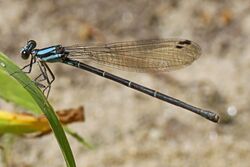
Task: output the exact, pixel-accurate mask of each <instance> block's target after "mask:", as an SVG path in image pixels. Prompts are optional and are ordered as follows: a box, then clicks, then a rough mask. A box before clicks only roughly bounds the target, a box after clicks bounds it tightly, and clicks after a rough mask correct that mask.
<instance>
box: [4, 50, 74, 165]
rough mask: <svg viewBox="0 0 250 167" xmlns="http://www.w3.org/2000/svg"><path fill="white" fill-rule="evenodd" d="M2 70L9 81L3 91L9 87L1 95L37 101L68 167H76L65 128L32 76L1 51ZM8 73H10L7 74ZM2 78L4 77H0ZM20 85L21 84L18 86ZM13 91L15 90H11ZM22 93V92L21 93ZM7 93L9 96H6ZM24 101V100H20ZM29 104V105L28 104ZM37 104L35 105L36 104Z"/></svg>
mask: <svg viewBox="0 0 250 167" xmlns="http://www.w3.org/2000/svg"><path fill="white" fill-rule="evenodd" d="M0 71H1V74H5V75H2V76H4V77H3V78H4V79H5V82H6V80H7V81H8V82H7V83H5V85H0V90H1V92H2V91H3V89H8V90H5V91H3V92H5V93H2V94H1V96H4V97H3V98H4V99H8V100H12V99H17V98H14V96H13V95H12V94H16V96H22V98H24V99H23V100H22V101H25V100H27V101H29V102H30V103H34V102H35V103H36V105H37V106H39V108H40V110H41V111H42V112H43V113H44V114H45V116H46V117H47V119H48V121H49V123H50V126H51V128H52V130H53V132H54V134H55V136H56V139H57V141H58V143H59V146H60V148H61V151H62V153H63V156H64V159H65V161H66V164H67V166H68V167H75V166H76V164H75V160H74V157H73V153H72V151H71V148H70V145H69V143H68V140H67V138H66V135H65V133H64V130H63V128H62V126H61V124H60V122H59V120H58V118H57V116H56V114H55V112H54V110H53V108H52V107H51V105H50V104H49V102H48V101H47V99H46V97H45V96H44V95H43V93H42V91H41V90H40V89H39V88H38V87H37V86H36V85H35V84H34V82H33V81H31V80H30V78H29V77H28V76H27V75H26V74H25V73H23V72H22V71H21V70H20V69H19V68H18V66H17V65H15V64H14V63H13V62H11V60H10V59H8V58H7V57H6V56H5V55H3V54H2V53H0ZM6 74H8V75H6ZM10 78H14V79H15V80H16V81H18V83H17V82H16V83H15V84H14V83H11V82H13V80H11V79H10ZM0 80H2V78H1V79H0ZM8 84H13V85H12V86H13V87H7V86H6V85H8ZM16 84H19V85H21V86H22V87H24V88H25V90H26V91H27V92H28V94H29V95H30V96H31V98H32V99H33V100H31V99H30V97H29V96H28V95H27V93H26V95H22V93H20V91H17V92H15V91H16V89H17V88H16V87H15V86H16ZM18 87H20V86H18ZM11 91H13V92H11ZM6 92H11V93H6ZM19 93H20V94H19ZM5 95H6V96H7V97H5ZM16 101H20V100H15V101H13V102H16ZM20 103H22V102H20ZM22 104H24V103H22ZM27 106H28V105H27ZM34 106H35V105H34Z"/></svg>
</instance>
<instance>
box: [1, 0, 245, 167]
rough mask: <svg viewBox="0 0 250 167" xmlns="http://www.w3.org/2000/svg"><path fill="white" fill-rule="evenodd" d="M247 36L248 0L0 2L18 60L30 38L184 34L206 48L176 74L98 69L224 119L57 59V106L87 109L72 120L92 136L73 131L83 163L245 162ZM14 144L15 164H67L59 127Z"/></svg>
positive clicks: (5, 40) (5, 47) (129, 166)
mask: <svg viewBox="0 0 250 167" xmlns="http://www.w3.org/2000/svg"><path fill="white" fill-rule="evenodd" d="M249 35H250V1H249V0H238V1H234V0H227V1H225V0H222V1H211V0H204V1H199V0H193V1H184V0H182V1H175V0H169V1H163V0H162V1H161V0H154V1H146V0H138V1H129V0H127V1H118V0H117V1H116V0H109V1H103V0H95V1H91V0H84V1H81V2H79V1H77V0H70V1H66V0H63V1H56V0H54V1H49V0H44V1H32V0H25V1H18V0H16V1H3V0H1V1H0V50H1V51H2V52H4V53H6V54H7V55H11V58H12V59H13V60H14V61H15V62H16V63H17V64H19V65H20V66H23V65H24V64H27V62H25V61H23V60H21V58H20V57H19V56H18V55H19V50H20V48H21V47H22V46H23V45H24V44H25V43H26V41H27V40H29V39H34V40H36V41H37V42H38V47H46V46H49V45H53V44H63V45H71V44H78V43H86V42H114V41H124V40H135V39H148V38H185V39H190V40H193V41H196V42H197V43H199V45H200V46H201V47H202V50H203V55H202V57H201V58H200V59H199V60H197V61H196V62H195V63H194V64H192V66H189V67H187V68H185V69H182V70H178V71H174V72H171V73H159V74H155V73H154V74H144V73H131V72H124V71H118V70H114V69H110V68H103V67H101V68H103V69H105V70H107V71H109V72H111V73H114V74H116V75H119V76H122V77H125V78H128V79H130V80H132V81H135V82H138V83H140V84H143V85H146V86H148V87H151V88H153V89H156V90H158V91H160V92H163V93H166V94H169V95H171V96H174V97H177V98H179V99H181V100H184V101H186V102H189V103H191V104H193V105H196V106H199V107H202V108H206V109H210V110H212V111H216V112H217V113H219V114H220V115H221V123H220V124H215V123H212V122H209V121H207V120H205V119H203V118H201V117H199V116H197V115H195V114H192V113H190V112H188V111H185V110H183V109H180V108H178V107H175V106H172V105H170V104H167V103H164V102H162V101H159V100H156V99H153V98H151V97H148V96H146V95H143V94H140V93H138V92H136V91H133V90H131V89H128V88H126V87H124V86H121V85H119V84H116V83H113V82H112V81H108V80H106V79H103V78H101V77H98V76H95V75H93V74H90V73H87V72H84V71H81V70H78V69H75V68H71V67H68V66H65V65H60V64H55V65H52V66H51V67H52V69H53V71H54V73H55V75H56V81H55V83H54V85H53V89H52V91H51V94H50V98H49V100H50V102H51V104H52V105H53V106H54V108H55V109H63V108H71V107H78V106H80V105H83V106H84V107H85V110H86V122H85V123H81V124H74V125H71V126H70V127H71V128H73V129H74V130H76V131H77V132H78V133H79V134H81V135H83V136H84V137H85V138H86V139H87V140H88V141H89V142H90V143H92V144H93V145H95V149H94V150H88V149H85V148H83V147H82V146H81V145H80V144H79V143H77V142H76V141H75V140H74V139H72V138H71V137H69V140H70V143H71V146H72V149H73V152H74V155H75V158H76V162H77V165H78V166H79V167H107V166H109V167H111V166H112V167H138V166H145V167H165V166H169V167H180V166H187V167H196V166H197V167H199V166H202V167H206V166H207V167H210V166H216V167H230V166H233V167H236V166H237V167H247V166H249V164H250V154H249V153H250V144H249V139H250V133H249V128H250V123H249V122H250V113H249V110H250V107H249V100H250V95H249V93H250V87H249V86H247V85H249V81H250V77H249V76H250V70H249V69H250V55H249V54H250V49H249V47H248V46H249V43H250V38H249ZM99 67H100V66H99ZM0 107H1V108H5V107H7V104H5V103H3V102H1V106H0ZM13 148H14V149H13V153H12V161H13V162H12V163H13V166H15V167H24V166H25V167H30V166H32V167H33V166H36V167H44V166H53V167H61V166H65V164H64V161H63V158H62V155H61V153H60V150H59V147H58V145H57V143H56V141H55V138H54V136H53V135H50V136H46V137H43V138H41V139H28V140H27V139H18V140H17V141H16V143H15V144H14V146H13ZM0 166H1V164H0Z"/></svg>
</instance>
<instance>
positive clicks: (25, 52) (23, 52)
mask: <svg viewBox="0 0 250 167" xmlns="http://www.w3.org/2000/svg"><path fill="white" fill-rule="evenodd" d="M21 56H22V58H23V59H25V60H26V59H28V58H29V56H30V54H29V53H28V52H27V51H26V50H23V51H22V52H21Z"/></svg>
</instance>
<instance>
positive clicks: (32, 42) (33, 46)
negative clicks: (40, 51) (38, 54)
mask: <svg viewBox="0 0 250 167" xmlns="http://www.w3.org/2000/svg"><path fill="white" fill-rule="evenodd" d="M27 45H28V46H30V48H29V49H30V50H32V49H34V48H35V47H36V41H34V40H29V41H28V42H27Z"/></svg>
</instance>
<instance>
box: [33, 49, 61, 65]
mask: <svg viewBox="0 0 250 167" xmlns="http://www.w3.org/2000/svg"><path fill="white" fill-rule="evenodd" d="M32 55H34V56H35V57H36V58H39V59H40V60H41V61H45V62H61V61H62V58H63V57H64V55H65V54H64V48H63V47H62V46H61V45H55V46H50V47H47V48H43V49H35V50H33V51H32Z"/></svg>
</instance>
